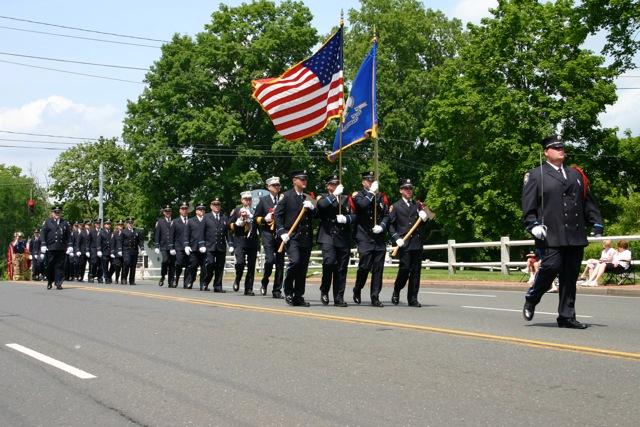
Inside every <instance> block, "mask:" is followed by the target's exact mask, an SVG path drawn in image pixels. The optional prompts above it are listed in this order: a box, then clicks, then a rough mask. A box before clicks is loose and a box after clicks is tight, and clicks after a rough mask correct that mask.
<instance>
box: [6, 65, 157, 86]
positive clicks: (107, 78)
mask: <svg viewBox="0 0 640 427" xmlns="http://www.w3.org/2000/svg"><path fill="white" fill-rule="evenodd" d="M0 62H4V63H5V64H13V65H20V66H22V67H29V68H37V69H39V70H47V71H57V72H58V73H66V74H75V75H76V76H84V77H93V78H96V79H104V80H115V81H118V82H125V83H135V84H139V85H143V84H146V83H144V82H137V81H135V80H126V79H119V78H117V77H107V76H99V75H96V74H87V73H79V72H77V71H67V70H60V69H58V68H49V67H41V66H39V65H31V64H24V63H22V62H14V61H6V60H4V59H0Z"/></svg>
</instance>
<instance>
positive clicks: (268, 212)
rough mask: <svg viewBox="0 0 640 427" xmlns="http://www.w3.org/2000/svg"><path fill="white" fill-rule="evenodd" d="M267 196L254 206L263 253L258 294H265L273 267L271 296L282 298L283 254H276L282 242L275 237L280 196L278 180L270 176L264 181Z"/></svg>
mask: <svg viewBox="0 0 640 427" xmlns="http://www.w3.org/2000/svg"><path fill="white" fill-rule="evenodd" d="M266 184H267V189H268V190H269V194H267V195H266V196H262V197H261V198H260V201H259V202H258V206H256V224H258V226H259V227H260V236H262V250H263V251H264V274H263V275H262V280H261V281H260V282H261V286H260V293H261V294H262V295H266V294H267V286H268V285H269V278H270V277H271V273H272V272H273V267H274V265H275V267H276V271H275V275H274V276H273V289H272V291H271V292H272V295H273V297H274V298H282V279H283V277H284V252H278V248H279V247H280V244H281V243H282V240H280V238H279V237H278V236H277V235H276V221H275V214H274V212H275V209H276V206H278V203H279V202H280V199H281V198H282V194H280V178H279V177H277V176H272V177H271V178H269V179H267V180H266Z"/></svg>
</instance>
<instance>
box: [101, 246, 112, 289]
mask: <svg viewBox="0 0 640 427" xmlns="http://www.w3.org/2000/svg"><path fill="white" fill-rule="evenodd" d="M113 259H114V258H111V254H109V255H105V252H103V253H102V259H101V262H102V277H103V278H104V281H105V282H106V283H111V276H113V261H112V260H113Z"/></svg>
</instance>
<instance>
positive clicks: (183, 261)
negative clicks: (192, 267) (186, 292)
mask: <svg viewBox="0 0 640 427" xmlns="http://www.w3.org/2000/svg"><path fill="white" fill-rule="evenodd" d="M175 257H176V261H175V265H176V269H175V271H176V283H175V285H176V286H178V281H180V275H181V274H182V271H183V270H184V278H183V279H182V285H183V286H187V283H188V281H187V278H188V276H189V257H188V256H187V254H186V253H185V252H184V249H176V255H175Z"/></svg>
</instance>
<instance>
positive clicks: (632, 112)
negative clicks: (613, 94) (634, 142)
mask: <svg viewBox="0 0 640 427" xmlns="http://www.w3.org/2000/svg"><path fill="white" fill-rule="evenodd" d="M618 86H621V87H625V86H624V82H622V83H621V82H620V81H618ZM626 86H627V87H631V86H634V85H631V84H628V83H627V85H626ZM637 86H638V85H635V86H634V87H637ZM638 92H640V91H639V90H618V101H617V102H616V103H615V104H613V105H610V106H609V107H607V110H606V112H604V113H603V114H601V115H600V121H601V123H602V126H604V127H608V128H613V127H617V128H618V129H619V131H618V136H622V135H623V133H624V131H625V130H627V129H631V134H632V135H633V136H638V135H640V122H639V121H638V111H640V96H638Z"/></svg>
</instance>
